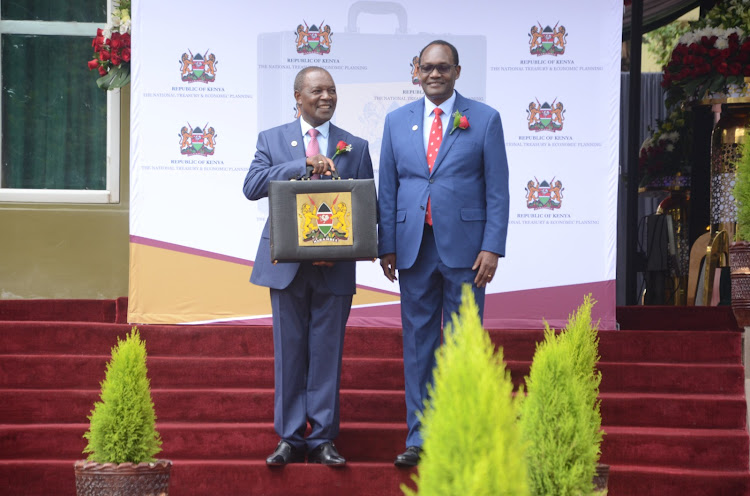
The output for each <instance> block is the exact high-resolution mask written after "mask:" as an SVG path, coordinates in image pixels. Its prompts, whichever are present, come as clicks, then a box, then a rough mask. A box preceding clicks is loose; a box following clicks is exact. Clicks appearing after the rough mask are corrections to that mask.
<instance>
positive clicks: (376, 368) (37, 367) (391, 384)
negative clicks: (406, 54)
mask: <svg viewBox="0 0 750 496" xmlns="http://www.w3.org/2000/svg"><path fill="white" fill-rule="evenodd" d="M108 360H109V356H106V355H5V356H2V360H0V388H9V389H25V388H33V389H53V388H61V389H92V388H96V387H98V385H99V383H100V382H101V381H102V380H103V379H104V371H105V368H106V363H107V361H108ZM506 366H507V367H508V368H509V369H510V371H511V377H512V378H513V382H514V383H515V384H516V386H518V385H519V384H522V383H523V381H524V377H526V376H527V375H528V374H529V367H530V366H531V362H529V361H525V360H524V361H519V360H507V361H506ZM148 367H149V377H150V379H151V385H152V387H154V388H174V389H190V388H202V387H212V388H214V387H215V388H238V387H257V388H272V387H273V358H272V357H230V358H219V357H162V356H150V357H149V359H148ZM598 368H599V370H600V371H601V372H602V384H601V387H600V389H601V391H602V392H646V393H668V394H689V393H696V392H703V391H712V392H715V393H720V394H743V393H744V387H745V376H744V368H743V367H742V365H734V364H666V363H630V362H615V363H613V362H601V363H599V365H598ZM341 387H342V388H344V389H388V390H399V391H403V389H404V373H403V363H402V360H401V359H399V358H362V357H359V358H353V357H346V356H345V357H344V359H343V367H342V372H341Z"/></svg>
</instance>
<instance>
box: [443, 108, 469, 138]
mask: <svg viewBox="0 0 750 496" xmlns="http://www.w3.org/2000/svg"><path fill="white" fill-rule="evenodd" d="M468 128H469V119H467V118H466V116H465V115H461V113H460V112H459V111H458V110H456V112H454V114H453V129H451V132H450V133H448V134H453V131H455V130H456V129H468Z"/></svg>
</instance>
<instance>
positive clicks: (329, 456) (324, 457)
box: [307, 442, 346, 467]
mask: <svg viewBox="0 0 750 496" xmlns="http://www.w3.org/2000/svg"><path fill="white" fill-rule="evenodd" d="M307 463H322V464H323V465H329V466H332V467H340V466H342V465H345V464H346V460H345V459H344V457H343V456H341V455H339V452H338V451H337V450H336V446H334V445H333V443H331V442H327V443H323V444H321V445H320V446H318V447H317V448H315V449H314V450H312V451H311V452H310V453H308V454H307Z"/></svg>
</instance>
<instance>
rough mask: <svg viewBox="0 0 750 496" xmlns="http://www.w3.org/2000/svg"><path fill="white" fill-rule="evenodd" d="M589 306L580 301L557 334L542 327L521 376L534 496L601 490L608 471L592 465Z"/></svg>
mask: <svg viewBox="0 0 750 496" xmlns="http://www.w3.org/2000/svg"><path fill="white" fill-rule="evenodd" d="M592 306H593V301H592V300H591V297H590V296H587V297H586V298H584V303H583V305H582V306H581V307H579V308H578V310H577V312H576V313H575V314H574V315H572V316H571V317H570V320H569V321H568V326H567V327H566V329H565V330H564V331H563V332H561V333H560V334H559V335H556V334H555V331H554V330H552V329H550V328H549V326H548V325H546V329H545V337H544V341H543V342H541V343H539V344H538V345H537V349H536V352H535V354H534V359H533V361H532V364H531V370H530V373H529V376H528V377H527V378H526V388H527V392H528V394H527V397H526V399H525V400H524V402H523V406H522V410H521V417H520V425H521V433H522V436H523V439H524V441H526V443H527V459H528V466H529V481H530V487H531V493H532V494H535V495H547V494H592V493H593V494H599V493H601V492H606V479H607V476H608V473H609V470H608V469H609V467H607V466H599V465H598V461H599V456H600V455H601V441H602V436H603V432H602V431H601V413H600V409H599V408H600V401H599V399H598V395H599V384H600V383H601V373H600V372H598V371H597V370H596V369H595V365H596V362H597V361H598V359H599V356H598V341H599V340H598V336H597V327H596V326H592V325H591V307H592Z"/></svg>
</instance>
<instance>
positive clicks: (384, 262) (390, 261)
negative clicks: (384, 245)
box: [380, 253, 397, 282]
mask: <svg viewBox="0 0 750 496" xmlns="http://www.w3.org/2000/svg"><path fill="white" fill-rule="evenodd" d="M380 266H381V267H382V268H383V274H385V277H387V278H388V280H389V281H391V282H393V281H396V280H397V279H396V254H395V253H386V254H385V255H383V256H382V257H380Z"/></svg>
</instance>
